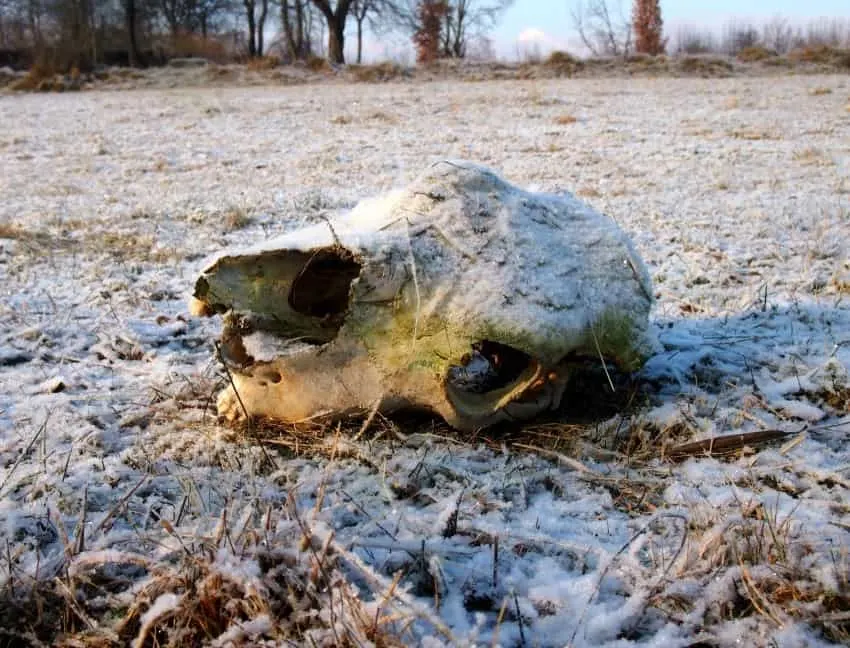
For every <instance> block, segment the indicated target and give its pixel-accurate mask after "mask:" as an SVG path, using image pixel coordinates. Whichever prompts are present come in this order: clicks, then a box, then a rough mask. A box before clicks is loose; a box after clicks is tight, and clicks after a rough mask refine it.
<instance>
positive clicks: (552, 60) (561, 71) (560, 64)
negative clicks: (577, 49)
mask: <svg viewBox="0 0 850 648" xmlns="http://www.w3.org/2000/svg"><path fill="white" fill-rule="evenodd" d="M545 65H546V67H548V68H549V69H551V70H554V71H555V72H556V73H557V75H558V76H572V75H573V74H574V73H575V72H577V71H578V70H581V69H582V68H583V67H584V61H582V60H581V59H577V58H576V57H574V56H573V55H572V54H569V53H567V52H562V51H560V50H556V51H554V52H552V53H551V54H550V55H549V58H547V59H546V62H545Z"/></svg>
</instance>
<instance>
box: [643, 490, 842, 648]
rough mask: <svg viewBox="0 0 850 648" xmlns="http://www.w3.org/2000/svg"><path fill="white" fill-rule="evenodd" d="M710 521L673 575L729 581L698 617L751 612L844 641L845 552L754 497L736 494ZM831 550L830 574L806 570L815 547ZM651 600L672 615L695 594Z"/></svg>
mask: <svg viewBox="0 0 850 648" xmlns="http://www.w3.org/2000/svg"><path fill="white" fill-rule="evenodd" d="M724 514H725V519H723V520H712V521H711V522H710V523H709V524H707V525H706V526H705V527H704V528H694V529H693V531H697V532H699V531H702V533H701V537H693V538H691V543H690V544H691V549H690V551H689V553H688V555H686V556H683V560H682V562H681V563H680V564H679V566H678V572H679V573H678V577H680V578H681V577H687V578H689V579H695V580H698V581H699V582H701V583H704V584H708V583H721V582H724V581H725V582H728V583H729V587H728V589H727V591H729V593H730V595H731V596H730V597H729V598H721V599H718V600H715V601H711V602H710V604H709V605H708V606H707V607H706V608H705V609H704V612H703V624H704V626H705V627H711V626H713V625H716V624H720V623H723V622H727V621H731V620H739V619H754V620H756V621H757V622H759V623H760V624H761V625H763V626H765V627H766V628H768V629H770V630H775V629H779V628H782V627H784V626H786V625H787V624H788V623H789V622H791V621H799V622H803V623H806V624H808V625H810V626H811V627H813V628H814V629H815V630H816V631H819V632H820V633H822V634H823V636H824V638H825V639H827V640H828V641H833V642H836V643H840V644H845V645H846V643H847V642H848V641H850V563H848V557H847V554H846V552H843V551H841V550H836V549H827V548H824V547H817V546H816V545H817V543H818V539H817V537H813V536H807V535H806V534H805V533H804V532H803V529H802V527H801V525H800V524H799V523H797V522H796V521H795V520H794V518H793V515H781V514H779V513H778V512H777V511H776V510H774V509H771V508H770V507H768V506H765V505H764V504H762V503H761V502H759V501H755V500H754V501H739V502H738V503H737V508H733V509H731V510H729V511H725V512H724ZM825 550H826V551H830V552H831V554H832V565H833V573H832V574H828V575H824V574H821V573H817V572H812V571H811V570H810V569H809V567H808V564H809V558H810V557H811V556H813V555H814V554H815V553H817V552H819V551H825ZM653 604H654V605H655V606H657V607H658V608H660V609H661V610H664V611H665V612H667V613H668V614H670V615H671V617H672V618H674V619H675V618H679V617H680V616H681V615H683V614H687V613H689V612H691V611H693V610H694V609H695V608H696V606H697V601H696V600H692V599H690V598H689V597H688V596H687V595H683V594H682V593H681V592H677V593H676V594H675V595H670V596H668V595H665V594H661V595H660V596H658V597H657V598H656V599H655V601H653Z"/></svg>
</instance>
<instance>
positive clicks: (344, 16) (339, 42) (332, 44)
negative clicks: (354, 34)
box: [312, 0, 353, 63]
mask: <svg viewBox="0 0 850 648" xmlns="http://www.w3.org/2000/svg"><path fill="white" fill-rule="evenodd" d="M312 2H313V4H314V5H315V6H316V8H317V9H318V10H319V11H321V12H322V15H323V16H324V18H325V24H326V25H327V28H328V59H329V60H330V61H331V62H333V63H345V22H346V20H348V14H349V12H350V11H351V4H352V2H353V0H336V2H335V5H331V0H312Z"/></svg>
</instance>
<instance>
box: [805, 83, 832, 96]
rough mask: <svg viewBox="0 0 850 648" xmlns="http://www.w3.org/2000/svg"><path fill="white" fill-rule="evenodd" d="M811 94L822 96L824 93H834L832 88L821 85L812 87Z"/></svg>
mask: <svg viewBox="0 0 850 648" xmlns="http://www.w3.org/2000/svg"><path fill="white" fill-rule="evenodd" d="M809 94H810V95H811V96H813V97H822V96H823V95H828V94H832V88H827V87H825V86H819V87H817V88H812V89H811V90H809Z"/></svg>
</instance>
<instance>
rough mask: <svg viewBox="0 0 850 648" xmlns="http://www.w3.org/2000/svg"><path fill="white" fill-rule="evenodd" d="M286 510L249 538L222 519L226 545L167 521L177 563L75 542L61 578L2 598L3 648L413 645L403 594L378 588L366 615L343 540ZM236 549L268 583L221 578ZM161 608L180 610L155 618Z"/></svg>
mask: <svg viewBox="0 0 850 648" xmlns="http://www.w3.org/2000/svg"><path fill="white" fill-rule="evenodd" d="M286 509H287V510H285V511H278V512H273V511H271V510H269V511H268V512H267V513H266V514H265V515H264V516H260V515H258V516H255V518H254V524H253V525H252V526H251V527H249V528H243V529H235V528H232V527H231V525H230V523H229V522H228V520H227V519H226V518H225V517H223V518H222V523H221V524H220V525H219V529H218V530H217V532H216V535H215V536H211V537H205V538H187V539H186V540H185V541H184V540H183V537H181V534H179V533H178V531H177V530H175V529H174V528H172V526H171V524H170V523H168V522H162V527H163V529H165V531H166V533H167V534H168V535H170V536H172V538H174V539H175V540H176V541H177V543H178V544H179V546H181V547H182V548H183V554H182V557H180V556H179V557H177V559H176V560H172V561H170V562H167V561H160V562H157V563H156V564H152V563H151V562H150V561H149V560H148V559H147V558H146V557H144V556H141V555H138V554H120V552H116V553H117V554H118V555H112V556H104V555H103V554H101V553H99V552H95V553H94V554H87V553H86V552H85V551H80V549H79V548H75V547H73V546H71V544H70V543H68V547H67V551H66V563H65V564H64V565H63V567H62V569H61V571H60V572H59V573H58V574H57V575H56V577H55V578H50V577H48V578H46V579H42V580H39V581H35V582H33V581H23V580H19V579H18V578H15V577H13V578H11V579H10V581H9V582H8V583H7V585H6V586H5V587H3V588H2V589H0V628H1V629H2V630H0V637H2V638H0V643H2V645H17V644H16V643H15V641H18V640H21V639H25V638H27V637H28V638H29V640H27V641H25V643H24V644H22V645H29V644H31V643H32V642H37V643H46V644H49V645H54V646H68V647H71V646H86V647H90V648H93V647H94V646H110V647H111V646H115V647H118V646H127V645H131V644H132V645H135V646H144V647H150V648H153V647H155V646H201V645H209V643H210V642H211V641H213V640H214V639H216V638H217V637H220V636H221V635H223V634H225V633H228V632H229V633H231V634H234V635H235V636H236V637H240V638H241V639H238V640H237V641H236V645H253V644H256V643H257V642H259V641H263V640H266V641H272V642H274V643H276V644H277V645H281V644H286V645H309V642H310V640H311V639H315V638H316V636H317V634H321V635H323V636H325V637H326V640H325V642H323V643H322V645H334V646H357V645H367V644H368V645H374V646H379V647H384V648H391V647H395V646H403V645H406V644H409V642H410V640H411V639H412V637H411V636H409V635H407V634H406V632H407V631H406V627H407V626H409V624H410V618H409V617H410V612H409V611H408V612H407V613H405V612H404V611H400V610H399V600H398V599H397V598H396V597H397V593H396V591H395V587H394V585H395V583H393V582H389V583H387V586H386V587H383V585H384V584H383V583H371V585H372V587H373V589H374V592H373V594H374V596H375V599H376V600H377V601H379V602H381V603H380V604H379V606H378V609H377V610H375V611H373V612H367V610H366V608H365V607H364V605H363V603H362V602H361V600H360V598H359V596H358V594H357V588H356V587H355V586H354V585H352V584H351V582H350V581H349V577H348V575H347V574H348V573H350V571H351V570H352V569H353V570H355V571H356V566H353V565H352V564H351V561H349V560H348V556H347V554H346V553H345V550H344V549H343V548H341V547H338V546H337V545H336V544H335V543H334V542H333V538H332V536H330V537H321V538H320V537H317V536H316V535H314V533H313V531H312V529H311V528H310V527H309V526H308V525H307V524H306V523H305V522H304V521H303V520H302V518H301V516H300V513H299V512H298V511H297V510H296V509H295V506H294V502H293V501H292V500H290V501H289V502H288V505H287V507H286ZM284 527H285V528H286V530H285V531H283V532H281V531H280V529H281V528H284ZM190 547H191V548H190ZM225 548H228V549H229V552H230V553H231V556H232V557H231V560H232V561H233V562H235V563H240V562H241V563H248V564H251V565H253V566H254V569H256V572H257V574H258V575H257V577H256V578H240V577H239V576H234V572H233V571H231V570H228V569H224V570H222V569H220V568H219V566H218V565H217V564H216V562H215V556H216V553H217V551H218V550H220V549H225ZM343 563H344V568H343ZM367 576H368V575H367ZM358 578H361V579H362V578H363V575H358ZM161 597H168V598H169V599H170V604H169V605H168V606H165V607H163V609H162V610H161V611H160V612H159V613H156V612H155V611H153V608H154V606H155V603H156V601H157V600H163V598H161ZM146 614H147V616H145V615H146ZM251 622H254V623H255V624H256V626H257V629H255V630H251V629H250V627H249V624H251ZM308 635H313V636H312V637H310V636H308ZM9 641H11V642H12V643H11V644H9V643H8V642H9ZM229 645H232V644H229Z"/></svg>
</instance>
